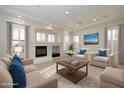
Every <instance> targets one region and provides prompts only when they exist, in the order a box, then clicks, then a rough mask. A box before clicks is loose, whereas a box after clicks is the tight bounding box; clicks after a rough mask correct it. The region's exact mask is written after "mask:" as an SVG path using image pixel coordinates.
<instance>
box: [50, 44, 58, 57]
mask: <svg viewBox="0 0 124 93" xmlns="http://www.w3.org/2000/svg"><path fill="white" fill-rule="evenodd" d="M52 57H60V46H52Z"/></svg>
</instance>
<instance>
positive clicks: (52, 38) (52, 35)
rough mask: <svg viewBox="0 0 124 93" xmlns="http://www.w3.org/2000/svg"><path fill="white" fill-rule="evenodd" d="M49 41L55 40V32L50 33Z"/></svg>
mask: <svg viewBox="0 0 124 93" xmlns="http://www.w3.org/2000/svg"><path fill="white" fill-rule="evenodd" d="M48 42H52V43H53V42H55V35H54V34H48Z"/></svg>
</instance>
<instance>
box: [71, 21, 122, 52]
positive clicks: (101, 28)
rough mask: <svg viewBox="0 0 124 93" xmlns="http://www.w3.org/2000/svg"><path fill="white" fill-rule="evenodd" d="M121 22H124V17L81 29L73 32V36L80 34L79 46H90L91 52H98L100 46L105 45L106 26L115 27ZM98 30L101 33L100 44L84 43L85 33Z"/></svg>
mask: <svg viewBox="0 0 124 93" xmlns="http://www.w3.org/2000/svg"><path fill="white" fill-rule="evenodd" d="M121 23H124V20H123V19H119V20H115V21H111V22H107V23H104V24H99V25H95V26H92V27H88V28H85V29H80V30H78V31H75V32H72V37H73V36H74V35H79V36H80V39H79V41H80V45H79V47H85V48H89V52H96V51H97V50H98V49H99V48H102V47H104V35H105V34H104V31H105V27H113V26H117V25H118V24H121ZM96 32H98V33H99V44H98V45H84V35H85V34H90V33H96Z"/></svg>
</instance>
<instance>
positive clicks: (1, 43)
mask: <svg viewBox="0 0 124 93" xmlns="http://www.w3.org/2000/svg"><path fill="white" fill-rule="evenodd" d="M7 21H11V22H15V23H19V24H24V25H28V26H30V33H29V57H30V58H33V59H35V54H34V53H35V46H36V45H38V43H36V40H35V38H36V37H35V32H36V30H40V31H42V30H43V29H44V26H42V24H38V23H35V22H33V21H27V20H24V19H22V20H17V19H14V18H12V17H9V16H3V15H0V57H4V56H5V55H6V54H7V24H6V22H7ZM43 31H45V33H49V32H50V33H55V34H56V35H57V43H54V44H53V45H60V46H61V51H62V50H63V49H62V48H63V43H62V42H63V41H62V40H63V39H62V38H63V32H57V31H49V30H47V29H46V30H43ZM40 45H46V46H49V47H48V56H47V57H42V58H41V59H40V60H49V59H51V52H52V51H51V49H50V48H51V47H50V46H52V44H48V43H44V44H40ZM61 55H63V51H62V53H61ZM38 59H39V58H38Z"/></svg>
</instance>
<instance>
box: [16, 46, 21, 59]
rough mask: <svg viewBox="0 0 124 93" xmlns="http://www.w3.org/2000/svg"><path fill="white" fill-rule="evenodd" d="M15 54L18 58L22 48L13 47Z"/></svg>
mask: <svg viewBox="0 0 124 93" xmlns="http://www.w3.org/2000/svg"><path fill="white" fill-rule="evenodd" d="M15 53H16V54H17V55H18V56H19V57H20V53H22V47H21V46H16V47H15Z"/></svg>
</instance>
